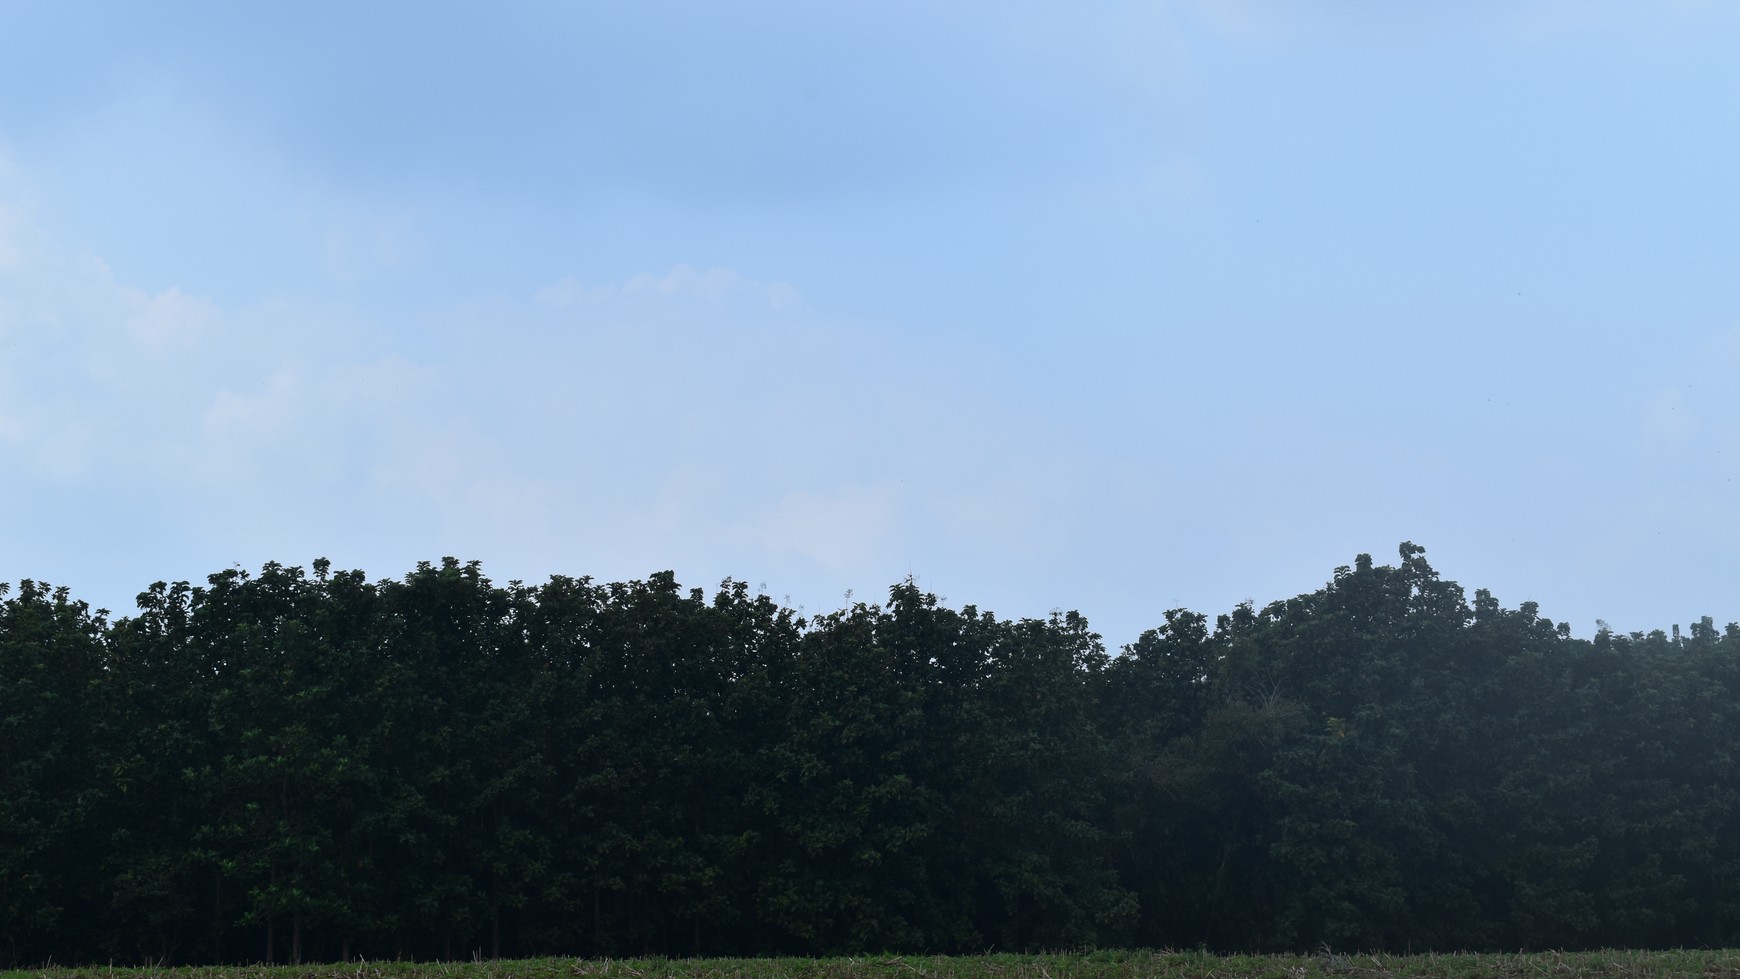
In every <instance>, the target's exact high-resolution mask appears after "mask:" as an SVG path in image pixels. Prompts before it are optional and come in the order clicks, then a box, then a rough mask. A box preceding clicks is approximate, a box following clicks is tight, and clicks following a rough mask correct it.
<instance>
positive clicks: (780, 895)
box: [0, 544, 1740, 964]
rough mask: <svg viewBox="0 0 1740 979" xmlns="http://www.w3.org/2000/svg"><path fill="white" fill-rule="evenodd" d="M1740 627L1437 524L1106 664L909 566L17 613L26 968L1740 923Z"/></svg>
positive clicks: (213, 591)
mask: <svg viewBox="0 0 1740 979" xmlns="http://www.w3.org/2000/svg"><path fill="white" fill-rule="evenodd" d="M1737 748H1740V628H1736V627H1735V626H1729V627H1728V628H1727V630H1725V632H1721V633H1719V632H1718V631H1717V630H1716V629H1715V628H1714V626H1713V624H1712V623H1711V622H1710V620H1708V619H1705V620H1704V621H1702V622H1701V623H1699V624H1698V625H1696V626H1693V627H1692V628H1691V630H1690V633H1689V635H1687V636H1683V637H1682V636H1680V635H1679V630H1678V629H1677V627H1676V628H1675V630H1674V634H1673V635H1672V636H1671V637H1670V636H1668V635H1665V634H1662V633H1659V632H1658V633H1652V634H1649V635H1641V634H1637V635H1632V636H1616V635H1613V634H1610V633H1607V632H1605V631H1603V632H1602V633H1601V634H1600V635H1598V636H1597V637H1596V638H1595V639H1594V640H1589V641H1585V640H1576V639H1572V638H1569V636H1568V632H1567V630H1565V629H1563V628H1562V627H1555V626H1554V625H1553V623H1552V622H1550V621H1548V620H1546V619H1543V618H1541V617H1539V615H1538V614H1537V611H1536V609H1535V608H1534V607H1533V606H1532V605H1531V604H1526V603H1525V604H1524V605H1523V606H1522V607H1521V608H1519V609H1514V610H1511V609H1504V608H1501V607H1500V606H1499V604H1498V603H1497V601H1496V600H1494V599H1493V598H1492V597H1491V596H1490V595H1488V594H1486V593H1485V592H1477V593H1476V595H1475V596H1474V599H1473V601H1472V603H1470V602H1469V601H1468V600H1467V598H1466V596H1465V595H1464V593H1463V591H1462V589H1461V588H1460V587H1458V586H1457V585H1456V584H1454V583H1452V582H1448V581H1444V580H1442V579H1440V578H1439V577H1438V576H1437V575H1436V573H1434V572H1433V570H1432V569H1431V567H1430V566H1429V565H1428V564H1427V562H1426V560H1425V558H1424V556H1423V553H1422V551H1421V550H1420V549H1419V548H1417V547H1414V546H1413V545H1407V544H1404V545H1403V546H1402V548H1401V561H1400V564H1399V565H1398V566H1396V567H1378V566H1373V564H1372V562H1371V560H1370V559H1369V558H1368V557H1366V556H1363V555H1362V556H1361V557H1360V559H1359V560H1358V562H1357V563H1356V566H1355V567H1352V568H1339V569H1336V571H1335V573H1334V578H1333V580H1332V581H1331V582H1329V583H1328V584H1327V585H1326V586H1325V587H1324V588H1323V589H1322V590H1320V591H1317V592H1314V593H1311V594H1308V595H1302V596H1299V597H1298V598H1294V599H1291V600H1288V601H1284V602H1277V603H1275V604H1273V605H1270V606H1268V607H1267V608H1264V609H1261V610H1257V609H1254V608H1251V607H1249V606H1241V607H1239V608H1237V609H1234V610H1233V611H1232V612H1231V613H1229V614H1227V615H1224V616H1221V617H1219V619H1218V620H1217V621H1216V622H1215V623H1214V624H1213V628H1212V629H1211V628H1210V623H1209V622H1208V620H1207V619H1205V618H1204V617H1203V616H1200V615H1197V614H1194V613H1190V612H1186V611H1173V612H1169V613H1166V615H1165V616H1164V624H1163V625H1162V626H1161V627H1160V628H1157V629H1156V630H1154V631H1152V632H1149V633H1147V634H1145V635H1143V636H1142V637H1141V639H1140V640H1139V641H1138V642H1137V643H1135V644H1134V645H1132V646H1130V647H1128V648H1127V649H1126V650H1125V651H1124V653H1123V655H1120V656H1118V657H1115V658H1112V657H1108V656H1107V655H1106V653H1105V651H1104V649H1103V648H1102V645H1101V643H1100V641H1099V638H1098V637H1097V636H1096V635H1095V634H1094V633H1092V632H1091V631H1090V630H1089V628H1088V625H1087V623H1086V621H1085V620H1083V619H1082V618H1080V617H1079V616H1077V615H1075V614H1074V613H1070V614H1068V615H1056V616H1053V617H1051V618H1050V619H1048V620H1044V621H1034V620H1023V621H1004V620H1000V619H997V618H996V617H994V616H992V615H990V614H988V613H983V612H980V611H978V610H976V609H974V608H972V607H971V606H969V607H967V608H965V609H961V610H958V611H957V610H952V609H948V608H945V607H941V606H940V605H939V604H938V602H937V600H936V599H935V598H934V597H933V596H930V595H926V594H923V593H921V592H920V591H919V590H918V589H917V588H916V587H914V586H913V585H912V584H911V583H906V584H902V585H897V586H895V587H894V588H892V589H891V590H890V593H889V599H888V602H887V603H886V605H881V606H876V605H864V604H860V605H856V606H854V607H852V608H850V609H844V610H841V611H839V612H835V613H832V614H829V615H824V616H820V617H816V618H813V619H808V620H804V619H801V618H799V617H798V616H797V615H796V614H795V613H793V612H792V611H791V610H788V609H783V608H780V607H778V606H777V605H776V604H775V603H773V602H772V601H771V600H769V599H768V598H767V597H765V596H762V595H755V594H751V593H750V591H749V590H748V589H747V588H745V587H744V586H743V585H742V584H741V583H736V582H726V583H725V585H724V586H722V587H721V588H720V589H719V590H718V591H717V592H716V593H714V594H713V595H712V596H711V597H709V596H707V595H706V594H704V593H703V592H701V591H700V590H694V591H684V590H683V589H681V588H680V587H679V586H678V585H677V583H676V582H675V581H674V580H673V579H672V577H671V576H670V575H668V574H666V575H655V576H653V577H652V578H650V579H649V580H647V581H642V582H633V583H626V584H608V585H604V584H596V583H593V582H591V581H589V580H586V579H571V578H562V577H557V578H553V579H551V580H550V581H548V582H546V583H544V584H541V585H536V586H529V585H522V584H520V583H513V584H510V585H508V586H506V587H503V586H498V585H495V584H493V583H491V582H490V581H489V580H488V579H487V578H485V577H484V575H483V574H482V572H481V570H480V569H479V568H478V566H477V565H476V564H469V565H462V564H460V563H458V562H456V561H453V560H447V561H444V562H442V563H441V564H440V565H428V564H424V565H420V566H419V567H418V568H417V569H416V570H415V571H414V572H412V573H411V574H409V575H407V576H406V577H405V578H404V579H403V580H400V581H392V580H389V581H381V582H378V583H370V582H368V581H367V580H366V579H365V578H364V576H363V575H362V574H361V573H360V572H348V573H346V572H333V571H332V570H331V569H330V567H329V566H328V565H327V563H326V562H324V561H317V562H315V564H314V567H313V569H312V573H311V574H310V573H305V572H304V571H303V570H302V569H299V568H286V567H282V566H279V565H275V564H274V565H268V566H267V567H266V568H265V569H264V570H263V571H262V572H261V573H260V574H259V575H258V576H250V575H247V574H244V573H241V572H238V571H227V572H224V573H222V574H218V575H214V576H212V577H211V578H210V579H209V584H208V585H207V586H205V587H201V588H191V587H189V586H187V585H185V584H176V585H173V586H167V585H162V584H159V585H156V586H154V587H153V588H152V589H151V590H150V591H148V592H146V593H145V594H143V595H141V596H140V601H139V608H138V611H137V613H136V614H134V615H133V616H131V617H128V618H124V619H121V620H119V621H114V622H111V621H108V620H107V619H106V617H104V616H101V615H96V614H93V613H91V611H90V610H89V609H88V608H87V607H86V606H85V605H84V604H83V603H80V602H77V601H75V600H74V599H73V598H72V597H71V596H70V595H69V594H68V593H67V592H66V591H65V590H64V589H58V590H51V589H49V588H47V587H46V586H41V585H38V584H35V583H32V582H29V581H26V582H23V583H22V584H21V585H20V586H19V587H18V588H17V589H16V590H15V591H12V592H8V593H6V598H5V600H4V601H3V602H0V964H5V963H31V962H41V961H44V960H47V959H48V958H50V957H51V956H52V958H53V959H54V961H56V962H69V961H70V962H80V961H83V962H101V961H109V960H111V959H117V960H132V961H137V960H140V959H148V960H151V961H184V962H220V961H258V960H264V961H286V960H290V961H322V960H334V959H340V958H343V959H350V958H352V957H354V956H359V955H361V956H366V957H367V958H369V959H382V958H397V957H416V958H437V957H444V958H456V957H459V958H469V957H470V956H471V955H472V954H473V953H474V951H481V954H484V955H488V956H491V957H493V956H497V955H505V954H516V955H524V954H585V955H591V956H622V955H627V954H647V953H660V954H670V955H695V954H706V955H718V954H730V955H739V954H771V953H780V954H806V955H807V954H820V953H830V952H854V953H855V952H864V951H884V950H887V951H917V952H961V951H982V950H984V949H986V948H998V949H1036V948H1068V947H1081V946H1089V945H1098V946H1119V945H1122V946H1129V945H1144V946H1152V947H1163V946H1164V947H1196V946H1199V945H1205V946H1207V947H1210V948H1221V949H1244V950H1264V949H1275V950H1282V949H1293V950H1309V949H1314V948H1320V947H1322V946H1324V945H1325V944H1327V945H1329V946H1332V947H1335V948H1372V949H1377V948H1384V949H1391V950H1410V949H1411V950H1413V951H1422V950H1427V949H1457V948H1467V949H1482V948H1485V949H1516V948H1519V947H1535V948H1542V947H1559V948H1569V947H1593V946H1599V945H1609V946H1611V945H1630V946H1639V947H1666V946H1698V945H1702V946H1721V945H1735V944H1740V779H1737V778H1736V775H1737V772H1736V768H1735V766H1736V756H1737Z"/></svg>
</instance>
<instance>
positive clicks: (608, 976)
mask: <svg viewBox="0 0 1740 979" xmlns="http://www.w3.org/2000/svg"><path fill="white" fill-rule="evenodd" d="M107 976H112V977H117V979H146V977H152V976H165V977H171V976H173V977H176V979H1314V977H1341V979H1403V977H1419V979H1553V977H1571V976H1605V977H1611V979H1642V977H1653V976H1699V977H1709V979H1717V977H1735V979H1740V950H1721V951H1686V950H1682V951H1668V952H1628V951H1598V952H1532V953H1521V954H1498V955H1492V954H1486V955H1476V954H1454V955H1364V954H1348V955H1342V954H1330V953H1324V954H1319V955H1306V956H1286V955H1230V956H1227V955H1211V954H1208V953H1201V952H1092V953H1083V954H1074V955H983V956H966V957H959V958H924V957H914V956H865V957H860V958H832V959H681V960H679V959H671V960H666V959H616V960H584V959H520V960H503V961H499V962H423V963H410V962H352V963H348V964H327V965H304V966H263V965H256V966H226V967H222V968H185V969H150V968H123V967H115V968H110V967H107V966H103V967H97V968H61V967H58V966H57V967H53V968H46V969H25V970H18V971H12V972H0V979H26V977H29V979H96V977H107Z"/></svg>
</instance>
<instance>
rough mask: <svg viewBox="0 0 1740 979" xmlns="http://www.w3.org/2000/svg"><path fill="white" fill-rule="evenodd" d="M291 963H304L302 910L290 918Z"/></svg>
mask: <svg viewBox="0 0 1740 979" xmlns="http://www.w3.org/2000/svg"><path fill="white" fill-rule="evenodd" d="M290 964H291V965H301V964H302V915H301V913H300V912H298V913H297V914H296V915H295V916H294V917H292V918H291V919H290Z"/></svg>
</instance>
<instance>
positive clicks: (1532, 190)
mask: <svg viewBox="0 0 1740 979" xmlns="http://www.w3.org/2000/svg"><path fill="white" fill-rule="evenodd" d="M1737 43H1740V8H1737V7H1735V6H1733V5H1728V4H1718V3H1714V2H1710V3H1699V2H1684V0H1682V2H1672V3H1670V2H1663V3H1658V4H1628V3H1619V2H1611V3H1609V2H1549V0H1519V2H1514V3H1497V2H1492V3H1483V2H1474V3H1464V4H1441V5H1424V4H1395V5H1378V4H1354V3H1324V4H1315V5H1303V4H1289V3H1280V2H1274V3H1257V2H1242V0H1221V2H1210V0H1200V2H1152V3H1081V4H1049V5H1048V4H1034V3H998V4H991V3H967V2H962V3H953V4H935V3H925V4H918V3H900V2H891V3H880V4H874V5H870V4H865V5H857V6H848V5H842V4H813V3H795V2H794V3H773V2H753V0H748V2H737V3H731V4H718V3H699V2H697V3H658V2H640V3H593V4H578V3H530V2H528V3H504V4H492V5H475V6H471V7H459V6H457V5H428V4H409V3H406V4H388V3H382V4H372V5H353V4H330V3H305V4H297V5H294V6H291V7H283V8H280V9H276V10H268V9H265V8H261V7H259V6H258V5H247V4H243V5H236V4H217V3H209V4H207V3H166V4H153V5H122V4H113V5H91V4H77V3H65V2H57V3H39V2H34V0H0V467H3V468H0V507H3V512H4V513H5V514H6V516H5V519H4V520H3V521H0V577H5V578H8V579H12V580H16V579H18V578H22V577H34V578H37V579H46V580H49V581H52V582H54V583H57V584H66V585H69V586H71V588H72V589H73V591H74V593H75V594H76V595H77V596H79V597H83V598H85V599H87V600H89V601H91V602H92V604H93V605H101V606H108V607H110V608H112V609H114V610H116V611H117V612H125V611H126V610H128V609H130V608H131V606H132V602H131V599H132V596H133V595H134V594H135V593H136V592H138V591H140V590H141V589H143V588H144V587H145V586H146V585H148V584H150V583H151V582H152V581H154V580H157V579H171V580H173V579H189V580H193V581H195V582H199V581H201V580H202V579H203V578H204V576H205V575H207V574H210V573H212V572H215V571H218V570H221V569H224V568H227V567H231V566H236V565H240V566H241V567H244V568H258V566H259V565H260V564H262V563H264V562H265V561H268V560H276V561H280V562H284V563H290V564H307V563H308V562H310V561H312V560H313V559H314V558H316V557H320V556H326V557H330V558H331V559H332V560H333V561H334V562H335V563H337V564H339V565H340V566H344V567H360V568H362V569H364V570H365V571H367V572H368V573H369V574H370V575H371V576H374V577H391V576H398V575H401V574H403V573H405V572H406V571H408V570H410V568H411V567H412V566H413V565H414V564H415V562H416V561H418V560H433V559H438V558H440V557H441V556H443V555H447V554H452V555H456V556H459V557H461V558H465V559H472V558H475V559H479V560H481V561H483V562H484V568H485V570H486V571H487V572H488V573H489V574H491V575H492V576H493V577H495V578H496V579H497V580H503V581H505V580H508V579H512V578H521V579H525V580H528V581H537V580H541V579H542V578H544V577H546V576H548V575H549V574H552V573H562V574H571V575H592V576H594V577H597V578H601V579H607V580H616V579H626V578H639V577H644V576H645V575H647V574H649V573H651V572H653V571H657V570H660V569H665V568H671V569H674V570H675V571H676V572H677V574H678V577H679V579H680V580H682V581H683V582H685V583H686V584H690V585H696V586H708V587H710V586H712V585H714V584H716V583H717V582H718V581H719V580H720V579H722V578H724V577H726V576H733V577H736V578H738V579H741V580H745V581H748V582H749V583H750V584H751V585H753V586H763V585H764V586H765V588H766V590H767V591H768V592H769V593H770V594H772V595H774V596H775V597H776V598H781V599H786V600H788V601H789V602H790V603H791V604H792V605H794V606H798V605H801V606H803V607H804V608H805V610H806V611H810V612H816V611H825V610H830V609H833V608H837V607H839V606H840V605H841V604H842V603H843V602H844V601H845V596H846V593H847V591H848V590H851V591H852V592H853V594H854V598H855V599H876V598H878V597H880V596H882V595H883V594H884V593H885V589H886V588H887V586H888V585H890V584H892V583H894V582H896V581H898V580H900V579H902V578H904V577H906V576H907V575H909V574H911V575H915V576H916V577H917V579H918V581H919V583H920V585H922V586H923V587H925V588H927V589H931V590H934V591H936V592H938V593H939V594H941V595H942V596H944V597H945V598H946V599H947V600H948V601H949V602H951V603H952V604H956V605H959V604H965V603H974V604H977V605H979V606H980V607H982V608H987V609H991V610H994V611H996V612H997V613H998V614H1000V615H1003V616H1007V617H1019V616H1038V615H1044V614H1046V613H1047V612H1049V611H1051V610H1053V609H1070V608H1075V609H1080V610H1081V611H1082V612H1083V613H1084V614H1086V615H1087V616H1088V618H1089V620H1090V621H1091V622H1092V623H1093V624H1094V625H1095V626H1096V628H1098V629H1099V630H1100V631H1101V632H1102V633H1103V634H1104V635H1105V638H1106V641H1107V644H1108V646H1110V647H1112V648H1114V649H1115V648H1116V647H1118V646H1119V645H1121V644H1123V643H1127V642H1130V641H1132V640H1134V639H1135V637H1136V636H1137V634H1138V633H1139V632H1140V631H1141V630H1143V629H1145V628H1149V627H1152V626H1154V625H1156V624H1158V623H1159V622H1160V621H1161V620H1162V613H1163V612H1164V610H1166V609H1168V608H1174V607H1180V606H1184V607H1190V608H1194V609H1197V610H1199V611H1203V612H1207V613H1210V614H1213V613H1218V612H1223V611H1226V610H1228V609H1229V608H1230V607H1231V606H1232V605H1233V604H1235V603H1237V602H1240V601H1244V600H1254V601H1255V602H1256V603H1257V604H1259V605H1261V604H1264V603H1267V602H1269V601H1272V600H1275V599H1279V598H1285V597H1289V596H1291V595H1294V594H1298V593H1300V592H1303V591H1308V590H1311V589H1314V588H1316V587H1319V586H1320V585H1321V584H1322V583H1323V582H1324V581H1325V580H1326V579H1327V578H1328V577H1329V576H1330V574H1331V572H1332V570H1333V568H1334V567H1335V566H1337V565H1340V564H1350V563H1351V562H1352V560H1353V556H1354V555H1355V554H1356V553H1359V552H1362V551H1366V552H1372V553H1374V554H1375V555H1376V556H1377V557H1378V559H1379V560H1380V561H1391V560H1393V558H1394V554H1395V547H1396V544H1397V543H1398V542H1400V541H1402V540H1413V541H1415V542H1418V543H1420V544H1423V545H1425V546H1426V548H1427V553H1428V557H1429V559H1431V560H1432V561H1433V563H1434V566H1436V567H1437V568H1438V569H1439V571H1440V572H1441V573H1442V574H1444V575H1445V576H1446V577H1450V578H1454V579H1456V580H1457V581H1460V582H1461V583H1462V584H1463V585H1465V586H1466V587H1468V588H1470V589H1473V588H1476V587H1488V588H1491V589H1492V590H1493V591H1494V593H1495V594H1496V595H1497V596H1498V598H1499V599H1500V600H1501V601H1502V602H1504V603H1505V604H1507V605H1515V604H1517V603H1519V602H1521V601H1524V600H1534V601H1538V602H1539V603H1540V605H1541V611H1542V613H1543V614H1545V615H1547V616H1550V617H1552V618H1554V619H1557V620H1569V621H1570V622H1571V623H1572V625H1573V627H1574V629H1575V630H1576V631H1577V632H1578V633H1579V634H1583V635H1587V634H1589V633H1590V632H1592V631H1593V629H1594V625H1595V619H1596V618H1597V617H1600V618H1603V619H1605V620H1607V621H1608V622H1609V623H1611V624H1612V626H1613V627H1614V628H1616V629H1619V630H1621V631H1630V630H1633V629H1653V628H1666V627H1668V626H1669V625H1671V624H1673V623H1676V622H1680V623H1684V622H1689V621H1694V620H1695V619H1696V618H1697V617H1698V616H1700V615H1705V614H1708V615H1712V616H1715V617H1716V619H1717V620H1718V621H1721V622H1726V621H1729V620H1734V619H1740V590H1737V589H1736V587H1735V585H1734V577H1733V574H1732V570H1731V569H1732V568H1734V567H1736V566H1737V564H1740V506H1737V504H1740V490H1737V488H1736V484H1735V482H1734V478H1735V476H1736V474H1737V473H1740V388H1737V386H1736V385H1735V384H1733V383H1732V381H1731V379H1732V378H1733V377H1734V376H1735V374H1736V372H1737V371H1740V276H1737V275H1736V272H1737V271H1740V193H1737V192H1736V189H1735V188H1736V181H1735V179H1734V176H1733V175H1734V174H1736V173H1740V129H1736V127H1735V126H1734V124H1733V121H1734V118H1735V113H1736V109H1737V107H1740V70H1737V69H1736V68H1735V67H1734V66H1733V52H1734V50H1735V47H1736V44H1737Z"/></svg>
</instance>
